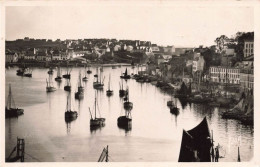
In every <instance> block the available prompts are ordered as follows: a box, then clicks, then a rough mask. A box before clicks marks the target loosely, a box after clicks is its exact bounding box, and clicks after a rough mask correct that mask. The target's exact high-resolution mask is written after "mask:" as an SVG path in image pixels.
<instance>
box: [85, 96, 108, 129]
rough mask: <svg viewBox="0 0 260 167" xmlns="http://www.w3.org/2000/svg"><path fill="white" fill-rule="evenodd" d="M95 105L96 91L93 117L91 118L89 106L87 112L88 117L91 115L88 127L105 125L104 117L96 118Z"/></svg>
mask: <svg viewBox="0 0 260 167" xmlns="http://www.w3.org/2000/svg"><path fill="white" fill-rule="evenodd" d="M97 105H98V102H97V97H96V93H95V104H94V108H95V109H94V112H95V115H94V118H93V116H92V113H91V111H90V108H89V113H90V117H91V118H90V128H96V127H102V126H104V125H105V121H106V119H105V118H101V117H99V118H97V114H96V110H97Z"/></svg>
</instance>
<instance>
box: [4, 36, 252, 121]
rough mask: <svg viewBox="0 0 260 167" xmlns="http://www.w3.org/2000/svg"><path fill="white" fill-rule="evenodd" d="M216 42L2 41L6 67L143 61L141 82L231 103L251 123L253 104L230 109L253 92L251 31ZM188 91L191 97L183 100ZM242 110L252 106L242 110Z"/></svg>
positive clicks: (217, 102)
mask: <svg viewBox="0 0 260 167" xmlns="http://www.w3.org/2000/svg"><path fill="white" fill-rule="evenodd" d="M214 42H215V45H213V46H210V47H204V46H203V45H201V46H199V47H196V48H181V47H179V48H178V47H175V46H174V45H171V46H159V45H157V44H154V43H152V42H151V41H140V40H117V39H78V40H69V39H67V40H63V41H62V40H60V39H57V40H55V41H52V40H50V39H48V40H47V39H33V38H29V37H25V38H24V39H17V40H15V41H6V67H7V68H8V67H10V66H13V65H18V66H19V65H20V66H21V65H26V66H39V67H50V66H53V67H57V66H68V65H69V66H88V65H91V64H99V65H100V64H116V63H127V64H129V65H130V64H131V65H132V66H134V65H137V66H142V65H144V66H145V67H146V68H145V70H141V71H140V70H139V71H138V73H139V74H142V77H143V78H141V80H142V79H143V80H144V82H151V83H152V84H154V85H156V86H158V87H160V88H161V89H163V90H165V91H166V92H167V93H170V94H175V96H176V97H177V96H179V98H181V97H182V99H184V101H191V102H204V103H205V102H210V103H209V104H211V105H217V106H221V107H227V108H228V109H232V108H233V107H234V108H233V109H232V111H230V112H227V113H230V114H227V115H226V117H231V118H236V119H242V117H241V116H242V115H243V119H245V121H246V122H247V121H248V119H249V118H250V121H249V122H252V120H253V119H252V118H253V117H252V116H253V112H252V111H251V110H253V103H252V104H243V107H244V108H245V107H246V109H243V110H242V109H240V110H238V111H239V112H240V114H237V111H236V112H235V113H236V114H234V109H235V108H237V106H236V104H238V103H239V101H241V97H242V96H243V97H244V96H246V97H247V98H246V99H248V98H252V97H253V96H252V95H253V86H254V72H253V71H254V33H253V32H238V33H236V35H234V36H233V37H230V38H229V37H227V36H225V35H221V36H220V37H217V38H216V40H215V41H214ZM132 75H133V74H132ZM216 88H218V89H216ZM178 90H179V93H178ZM186 90H187V91H186ZM184 92H186V93H184ZM187 92H189V93H187ZM187 96H192V98H188V99H189V100H187ZM184 97H185V98H184ZM212 97H214V100H212ZM216 97H218V98H216ZM226 98H228V99H229V100H227V99H226ZM251 100H252V99H251ZM249 101H250V100H249ZM244 110H246V111H247V110H250V111H248V112H246V114H245V113H242V114H241V111H244ZM232 113H233V114H232Z"/></svg>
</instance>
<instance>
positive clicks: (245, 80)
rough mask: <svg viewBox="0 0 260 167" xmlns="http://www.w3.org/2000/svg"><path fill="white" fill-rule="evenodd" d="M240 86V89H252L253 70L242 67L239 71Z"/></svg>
mask: <svg viewBox="0 0 260 167" xmlns="http://www.w3.org/2000/svg"><path fill="white" fill-rule="evenodd" d="M240 87H241V89H242V90H253V89H254V70H253V69H242V70H241V71H240Z"/></svg>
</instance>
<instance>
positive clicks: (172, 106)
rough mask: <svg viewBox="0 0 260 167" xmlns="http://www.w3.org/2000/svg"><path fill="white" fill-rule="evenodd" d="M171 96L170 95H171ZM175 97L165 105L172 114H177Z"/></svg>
mask: <svg viewBox="0 0 260 167" xmlns="http://www.w3.org/2000/svg"><path fill="white" fill-rule="evenodd" d="M171 98H172V97H171ZM176 100H177V99H176V98H175V100H174V101H173V100H172V99H171V100H170V101H167V106H168V107H169V108H170V112H171V113H172V114H174V115H179V108H178V107H177V102H176Z"/></svg>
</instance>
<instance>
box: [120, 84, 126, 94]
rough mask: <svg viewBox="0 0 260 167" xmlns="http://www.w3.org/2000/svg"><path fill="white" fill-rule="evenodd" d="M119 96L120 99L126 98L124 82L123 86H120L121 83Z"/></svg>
mask: <svg viewBox="0 0 260 167" xmlns="http://www.w3.org/2000/svg"><path fill="white" fill-rule="evenodd" d="M119 88H120V89H119V96H120V97H124V96H125V94H126V90H124V82H122V86H121V85H120V82H119Z"/></svg>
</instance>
